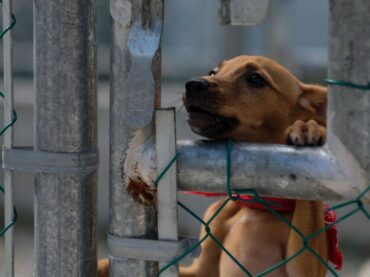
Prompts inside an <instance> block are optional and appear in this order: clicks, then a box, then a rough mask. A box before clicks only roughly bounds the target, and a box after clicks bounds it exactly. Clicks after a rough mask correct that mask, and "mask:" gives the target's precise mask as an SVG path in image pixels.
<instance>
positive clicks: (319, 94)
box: [298, 84, 327, 117]
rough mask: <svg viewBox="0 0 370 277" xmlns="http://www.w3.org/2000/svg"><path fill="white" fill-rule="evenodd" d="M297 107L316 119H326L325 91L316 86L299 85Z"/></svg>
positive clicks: (324, 88)
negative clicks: (299, 92)
mask: <svg viewBox="0 0 370 277" xmlns="http://www.w3.org/2000/svg"><path fill="white" fill-rule="evenodd" d="M298 103H299V105H300V106H301V107H302V108H303V109H305V110H306V111H308V112H310V113H312V114H313V115H315V116H317V117H326V107H327V89H326V87H322V86H318V85H306V84H301V94H300V95H299V97H298Z"/></svg>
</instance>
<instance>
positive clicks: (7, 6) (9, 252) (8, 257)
mask: <svg viewBox="0 0 370 277" xmlns="http://www.w3.org/2000/svg"><path fill="white" fill-rule="evenodd" d="M11 22H12V1H11V0H7V1H4V2H3V29H6V28H8V27H9V26H10V25H11ZM3 52H4V95H5V99H4V103H5V105H4V126H5V125H6V124H8V123H9V122H11V121H12V117H13V49H12V32H11V30H9V31H8V32H7V33H6V34H5V36H4V50H3ZM13 139H14V133H13V128H12V127H10V128H9V129H8V130H7V131H6V132H5V134H4V147H5V148H7V149H11V148H12V147H13ZM13 184H14V178H13V171H11V170H8V169H5V170H4V186H5V187H4V189H5V190H4V192H5V194H4V208H5V211H4V213H5V225H4V226H7V225H8V224H10V223H11V222H12V220H13V217H14V211H13V205H14V204H13ZM4 263H5V276H7V277H8V276H9V277H12V276H14V228H13V227H11V228H10V229H8V231H7V232H6V233H5V259H4Z"/></svg>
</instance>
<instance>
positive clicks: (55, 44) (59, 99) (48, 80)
mask: <svg viewBox="0 0 370 277" xmlns="http://www.w3.org/2000/svg"><path fill="white" fill-rule="evenodd" d="M95 25H96V1H95V0H57V1H49V0H34V74H35V75H34V82H35V83H34V86H35V93H36V107H35V149H36V150H37V151H48V152H68V153H76V154H77V153H81V152H94V151H97V127H96V110H97V107H96V105H97V103H96V101H97V99H96V98H97V95H96V26H95ZM96 179H97V175H96V171H93V172H84V171H81V172H80V173H78V174H62V173H55V174H54V173H38V174H36V178H35V256H36V274H35V275H36V276H94V275H96V234H95V223H96V210H95V207H96Z"/></svg>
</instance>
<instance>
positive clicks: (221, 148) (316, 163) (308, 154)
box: [136, 141, 370, 202]
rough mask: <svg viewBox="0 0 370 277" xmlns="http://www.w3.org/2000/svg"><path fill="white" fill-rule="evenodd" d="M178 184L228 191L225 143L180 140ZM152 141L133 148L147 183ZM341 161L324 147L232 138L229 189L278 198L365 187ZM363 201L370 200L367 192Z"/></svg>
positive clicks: (349, 193) (351, 192)
mask: <svg viewBox="0 0 370 277" xmlns="http://www.w3.org/2000/svg"><path fill="white" fill-rule="evenodd" d="M177 147H178V149H181V150H180V155H179V158H178V163H177V166H178V181H179V184H178V185H179V189H180V190H185V191H209V192H226V190H227V189H226V142H222V141H179V142H178V143H177ZM154 149H155V148H154V145H153V142H150V141H148V143H147V144H146V145H144V146H143V147H141V149H138V150H137V152H136V155H137V156H136V160H137V165H138V168H137V172H140V174H141V175H140V178H142V180H144V181H145V182H146V183H147V184H148V185H152V182H153V180H155V178H156V171H155V164H154V161H153V157H155V150H154ZM349 159H350V157H349V156H348V157H347V159H346V162H347V165H345V166H343V165H342V164H341V163H340V162H338V161H337V159H335V157H334V156H333V155H332V154H331V153H330V152H329V151H328V149H327V148H326V147H322V148H308V147H307V148H294V147H290V146H284V145H265V144H248V143H242V142H235V143H234V145H233V148H232V153H231V161H232V162H231V163H232V164H231V171H232V176H231V181H232V187H233V189H255V190H256V191H257V192H258V193H259V194H261V195H270V196H276V197H286V198H296V199H311V200H341V199H352V198H355V197H357V196H358V195H359V194H360V193H361V192H362V191H363V190H364V189H365V188H366V187H367V185H368V184H367V180H366V177H365V176H364V175H363V174H361V172H360V171H358V172H357V171H356V168H353V169H352V168H349V167H348V163H351V161H350V160H349ZM363 200H364V201H368V202H370V195H369V194H368V195H365V196H364V198H363Z"/></svg>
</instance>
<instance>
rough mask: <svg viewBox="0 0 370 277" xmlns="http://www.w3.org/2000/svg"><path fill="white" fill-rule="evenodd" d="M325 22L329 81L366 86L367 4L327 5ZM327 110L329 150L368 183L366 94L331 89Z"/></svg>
mask: <svg viewBox="0 0 370 277" xmlns="http://www.w3.org/2000/svg"><path fill="white" fill-rule="evenodd" d="M329 22H330V23H329V25H330V27H329V28H330V44H329V50H330V51H329V68H328V76H329V78H330V79H335V80H343V81H347V82H353V83H357V84H363V85H367V84H370V1H368V0H358V1H351V0H339V1H334V0H332V1H330V21H329ZM328 108H329V109H328V120H329V134H328V146H329V148H330V150H331V151H332V152H333V153H334V155H335V157H336V159H337V161H338V162H340V163H342V166H343V167H344V168H346V169H347V170H348V171H349V172H352V174H353V175H354V174H355V173H359V174H362V176H364V178H365V179H367V180H369V178H370V92H369V91H365V90H360V89H355V88H349V87H342V86H338V85H331V86H330V90H329V107H328ZM356 169H357V170H358V169H360V171H359V172H356Z"/></svg>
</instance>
